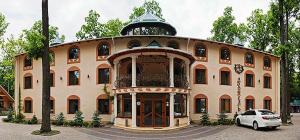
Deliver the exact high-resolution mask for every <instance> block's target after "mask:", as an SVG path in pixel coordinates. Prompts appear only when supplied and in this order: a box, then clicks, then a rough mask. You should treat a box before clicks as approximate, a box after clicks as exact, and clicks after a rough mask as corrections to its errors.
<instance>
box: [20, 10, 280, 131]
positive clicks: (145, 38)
mask: <svg viewBox="0 0 300 140" xmlns="http://www.w3.org/2000/svg"><path fill="white" fill-rule="evenodd" d="M50 50H51V55H52V58H53V59H52V60H53V61H52V62H51V113H52V114H53V115H54V114H58V113H60V112H63V113H64V114H65V117H66V118H67V119H69V120H70V119H73V117H74V113H75V112H76V111H78V110H80V111H81V112H83V115H84V117H85V120H91V118H92V115H93V113H94V112H95V111H98V112H99V113H100V114H101V117H102V118H103V119H102V120H103V121H112V122H114V124H115V126H118V127H126V128H134V129H152V128H156V127H160V128H162V129H170V128H178V127H183V126H187V125H189V124H190V122H191V121H199V119H200V116H201V114H202V113H204V112H207V113H209V115H210V116H211V117H212V118H217V115H216V114H220V113H221V112H223V113H226V114H228V115H229V117H231V118H232V117H233V116H234V114H235V113H236V112H238V111H239V110H240V111H245V110H247V109H250V108H265V109H269V110H272V111H274V112H277V113H279V111H280V97H279V93H280V88H279V85H280V83H279V81H280V69H279V68H280V67H279V58H278V57H277V56H274V55H272V54H268V53H264V52H261V51H257V50H253V49H249V48H245V47H243V46H240V45H232V44H226V43H221V42H214V41H209V40H203V39H196V38H188V37H178V36H176V29H175V28H174V27H173V26H172V25H170V24H168V23H166V22H164V21H163V20H161V19H160V18H158V17H156V16H154V15H152V14H150V13H145V14H144V15H142V16H141V17H139V18H137V19H135V20H134V21H132V22H131V23H130V24H128V25H127V26H125V27H124V28H123V29H122V31H121V36H118V37H111V38H98V39H91V40H82V41H76V42H69V43H63V44H56V45H52V46H51V48H50ZM15 75H16V76H15V77H16V79H15V89H16V90H15V91H16V94H15V95H16V96H15V98H16V101H17V100H18V98H19V95H21V97H20V98H21V103H22V106H23V113H24V114H25V116H26V117H27V118H31V117H32V116H33V115H34V114H35V115H36V116H37V117H38V118H39V119H41V116H42V65H41V60H40V59H39V60H31V59H30V58H28V57H27V56H26V54H21V55H18V56H17V57H16V62H15ZM18 104H19V103H18V102H16V103H15V105H16V107H17V106H18Z"/></svg>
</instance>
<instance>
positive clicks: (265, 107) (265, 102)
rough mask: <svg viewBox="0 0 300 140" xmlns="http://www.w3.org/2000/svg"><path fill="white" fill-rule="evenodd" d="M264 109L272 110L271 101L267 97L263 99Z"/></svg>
mask: <svg viewBox="0 0 300 140" xmlns="http://www.w3.org/2000/svg"><path fill="white" fill-rule="evenodd" d="M264 109H268V110H272V99H271V97H269V96H266V97H265V98H264Z"/></svg>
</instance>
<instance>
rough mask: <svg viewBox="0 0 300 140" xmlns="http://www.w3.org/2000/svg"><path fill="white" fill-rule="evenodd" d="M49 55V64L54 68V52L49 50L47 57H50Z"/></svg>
mask: <svg viewBox="0 0 300 140" xmlns="http://www.w3.org/2000/svg"><path fill="white" fill-rule="evenodd" d="M51 54H53V61H51V60H50V59H51V58H49V63H50V66H55V53H54V51H52V50H50V51H49V55H51Z"/></svg>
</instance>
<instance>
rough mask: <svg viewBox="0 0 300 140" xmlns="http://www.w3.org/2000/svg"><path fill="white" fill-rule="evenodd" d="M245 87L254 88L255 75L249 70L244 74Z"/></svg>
mask: <svg viewBox="0 0 300 140" xmlns="http://www.w3.org/2000/svg"><path fill="white" fill-rule="evenodd" d="M245 86H246V87H255V74H254V72H253V71H251V70H247V71H246V72H245Z"/></svg>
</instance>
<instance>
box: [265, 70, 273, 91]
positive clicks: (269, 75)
mask: <svg viewBox="0 0 300 140" xmlns="http://www.w3.org/2000/svg"><path fill="white" fill-rule="evenodd" d="M265 77H269V78H270V82H269V87H266V86H265V82H266V80H265ZM263 88H264V89H272V76H271V74H269V73H265V74H264V75H263Z"/></svg>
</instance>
